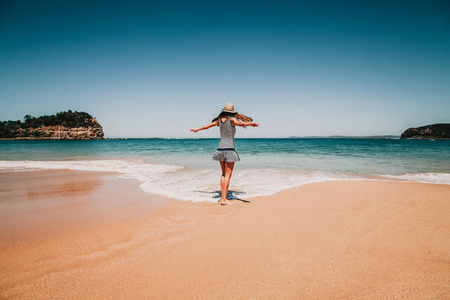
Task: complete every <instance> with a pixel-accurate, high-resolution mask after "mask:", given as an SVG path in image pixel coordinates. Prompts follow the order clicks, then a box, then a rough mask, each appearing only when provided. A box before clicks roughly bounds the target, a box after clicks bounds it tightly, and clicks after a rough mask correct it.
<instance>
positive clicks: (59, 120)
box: [0, 110, 104, 140]
mask: <svg viewBox="0 0 450 300" xmlns="http://www.w3.org/2000/svg"><path fill="white" fill-rule="evenodd" d="M103 136H104V133H103V127H102V126H101V125H100V124H99V123H98V121H97V120H96V119H95V118H94V117H92V116H91V115H90V114H88V113H85V112H77V111H75V112H72V111H71V110H69V111H67V112H59V113H57V114H56V115H51V116H42V117H38V118H35V117H32V116H30V115H26V116H25V117H24V122H21V121H20V120H18V121H11V120H10V121H3V122H0V138H1V139H24V140H25V139H26V140H58V139H61V140H98V139H103Z"/></svg>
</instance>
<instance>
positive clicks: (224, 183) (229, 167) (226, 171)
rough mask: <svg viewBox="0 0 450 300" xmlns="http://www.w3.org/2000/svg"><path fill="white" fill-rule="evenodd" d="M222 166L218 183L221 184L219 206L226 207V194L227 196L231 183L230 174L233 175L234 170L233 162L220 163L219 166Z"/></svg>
mask: <svg viewBox="0 0 450 300" xmlns="http://www.w3.org/2000/svg"><path fill="white" fill-rule="evenodd" d="M222 164H223V168H222V177H221V179H220V183H221V187H220V189H221V193H222V197H221V198H220V204H222V205H226V204H228V200H227V194H228V187H229V186H230V181H231V174H232V173H233V168H234V162H222V161H221V162H220V165H221V166H222Z"/></svg>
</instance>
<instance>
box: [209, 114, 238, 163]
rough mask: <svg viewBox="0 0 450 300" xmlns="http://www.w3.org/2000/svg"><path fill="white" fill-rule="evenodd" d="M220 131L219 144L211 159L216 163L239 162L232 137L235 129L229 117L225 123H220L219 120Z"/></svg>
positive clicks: (220, 119)
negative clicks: (216, 161)
mask: <svg viewBox="0 0 450 300" xmlns="http://www.w3.org/2000/svg"><path fill="white" fill-rule="evenodd" d="M219 129H220V143H219V148H217V151H216V153H214V155H213V157H212V159H213V160H218V161H230V162H234V161H240V160H241V159H240V158H239V155H238V154H237V152H236V151H235V150H234V135H235V134H236V128H234V127H233V125H232V124H231V117H229V118H228V119H227V120H226V121H225V122H222V118H219Z"/></svg>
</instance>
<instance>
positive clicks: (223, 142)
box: [191, 103, 259, 205]
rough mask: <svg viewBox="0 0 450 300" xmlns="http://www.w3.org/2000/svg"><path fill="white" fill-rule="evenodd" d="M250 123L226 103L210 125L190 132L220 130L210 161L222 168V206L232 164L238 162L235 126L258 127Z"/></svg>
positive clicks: (225, 196)
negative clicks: (215, 148) (210, 129)
mask: <svg viewBox="0 0 450 300" xmlns="http://www.w3.org/2000/svg"><path fill="white" fill-rule="evenodd" d="M252 121H253V119H252V118H249V117H247V116H244V115H242V114H239V113H238V112H237V111H234V105H233V104H231V103H227V104H225V107H224V108H223V109H222V112H221V113H220V114H219V115H218V116H217V118H215V119H213V120H212V123H211V124H209V125H205V126H203V127H200V128H197V129H191V131H193V132H197V131H199V130H205V129H209V128H211V127H214V126H219V128H220V143H219V147H218V149H217V151H216V153H214V155H213V158H212V159H213V160H217V161H219V162H220V167H221V168H222V177H221V178H220V191H221V197H220V204H222V205H227V204H228V199H227V193H228V187H229V186H230V179H231V173H233V168H234V163H235V162H237V161H240V159H239V155H238V154H237V152H236V151H235V150H234V135H235V133H236V128H235V126H236V125H237V126H241V127H247V126H252V127H258V126H259V124H257V123H253V122H252Z"/></svg>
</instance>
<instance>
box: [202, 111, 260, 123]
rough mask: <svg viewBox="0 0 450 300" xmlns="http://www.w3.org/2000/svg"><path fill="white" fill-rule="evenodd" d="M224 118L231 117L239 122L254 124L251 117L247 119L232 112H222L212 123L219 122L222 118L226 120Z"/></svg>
mask: <svg viewBox="0 0 450 300" xmlns="http://www.w3.org/2000/svg"><path fill="white" fill-rule="evenodd" d="M224 117H229V118H233V117H234V118H236V119H238V120H241V121H242V122H252V121H253V119H252V118H250V117H247V116H246V115H243V114H240V113H230V112H226V111H223V112H221V113H220V114H219V115H218V116H217V117H215V118H214V119H213V120H212V121H211V123H212V122H215V121H217V120H219V119H220V118H224Z"/></svg>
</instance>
